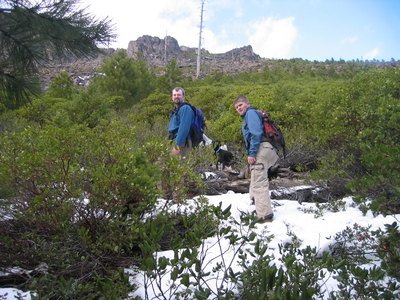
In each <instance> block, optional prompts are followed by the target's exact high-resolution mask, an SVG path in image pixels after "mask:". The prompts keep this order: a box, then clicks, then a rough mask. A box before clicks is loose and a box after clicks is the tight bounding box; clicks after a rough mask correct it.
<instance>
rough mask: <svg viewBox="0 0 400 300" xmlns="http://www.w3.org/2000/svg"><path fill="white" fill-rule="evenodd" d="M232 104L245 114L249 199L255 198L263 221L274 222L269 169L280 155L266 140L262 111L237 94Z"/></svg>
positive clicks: (244, 134) (242, 115) (242, 114)
mask: <svg viewBox="0 0 400 300" xmlns="http://www.w3.org/2000/svg"><path fill="white" fill-rule="evenodd" d="M233 105H234V106H235V109H236V111H237V112H238V113H239V114H240V115H241V117H242V118H243V124H242V133H243V138H244V141H245V145H246V152H247V162H248V164H249V165H250V170H251V179H250V188H249V194H250V199H251V200H253V201H254V204H255V205H256V212H257V216H258V217H259V218H260V219H261V221H262V222H272V219H273V217H274V214H273V212H272V206H271V199H270V197H269V180H268V169H269V168H270V167H272V166H273V165H274V164H275V163H276V162H277V161H278V158H279V156H278V154H277V153H276V149H275V148H274V147H273V146H272V145H271V144H270V143H269V142H268V141H267V138H266V136H265V133H264V125H263V123H262V119H261V114H260V112H259V111H258V110H256V109H255V108H253V107H251V106H250V101H249V99H247V98H246V97H245V96H239V97H236V99H235V100H234V101H233Z"/></svg>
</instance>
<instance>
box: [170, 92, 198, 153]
mask: <svg viewBox="0 0 400 300" xmlns="http://www.w3.org/2000/svg"><path fill="white" fill-rule="evenodd" d="M185 98H186V93H185V90H184V89H183V88H181V87H176V88H174V89H173V90H172V101H173V102H174V103H175V109H174V110H173V111H172V113H171V119H170V121H169V127H168V133H169V139H170V140H175V146H174V148H173V149H172V153H174V154H176V155H178V154H180V155H181V156H182V157H187V156H188V154H189V150H190V148H192V140H191V137H190V134H189V131H190V127H191V125H192V123H193V120H194V112H193V109H192V108H191V106H190V105H184V104H185Z"/></svg>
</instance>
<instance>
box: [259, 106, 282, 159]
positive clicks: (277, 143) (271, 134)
mask: <svg viewBox="0 0 400 300" xmlns="http://www.w3.org/2000/svg"><path fill="white" fill-rule="evenodd" d="M259 112H260V114H261V119H262V121H263V125H264V136H265V137H266V139H267V141H268V142H269V143H271V145H272V146H274V148H275V149H277V150H278V151H279V150H282V154H283V158H286V145H285V139H284V137H283V132H282V130H281V129H280V128H279V126H278V124H276V123H275V122H274V121H273V120H271V119H270V115H269V113H268V112H266V111H265V110H263V109H260V110H259Z"/></svg>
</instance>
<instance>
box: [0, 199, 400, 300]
mask: <svg viewBox="0 0 400 300" xmlns="http://www.w3.org/2000/svg"><path fill="white" fill-rule="evenodd" d="M206 197H207V198H208V199H209V201H210V203H211V204H213V205H219V203H220V202H221V203H222V207H223V208H224V207H228V206H229V205H231V206H232V208H231V212H232V216H233V217H234V218H236V219H237V220H240V212H248V213H251V212H252V211H253V210H254V209H255V207H254V206H253V205H251V204H250V201H249V195H248V194H235V193H233V192H229V193H227V194H224V195H218V196H206ZM163 201H164V200H162V199H160V202H161V203H162V202H163ZM191 201H196V199H193V200H190V201H189V203H190V202H191ZM273 203H275V208H274V215H275V216H274V221H273V222H272V223H267V224H257V225H256V229H255V231H256V232H257V234H258V235H260V236H263V237H265V236H269V235H272V234H273V238H272V241H271V242H270V243H269V244H268V246H269V248H268V251H269V252H270V254H271V255H274V256H275V257H276V258H278V257H280V255H279V246H278V245H279V244H285V243H287V242H289V241H291V236H290V234H289V233H294V234H295V235H296V236H297V237H298V238H299V239H300V240H301V241H302V247H301V248H305V247H306V246H311V247H316V248H317V249H318V250H319V252H321V253H322V251H325V250H329V245H330V244H331V243H332V242H333V237H334V236H335V235H336V233H339V232H341V231H343V230H344V229H346V227H350V228H351V227H353V224H355V223H357V224H358V225H360V226H363V227H366V226H371V230H375V229H377V228H382V229H384V224H391V223H393V222H394V221H396V218H397V220H399V219H400V215H396V216H388V217H383V216H381V215H378V216H377V217H374V216H373V214H372V213H371V212H368V213H367V214H366V215H363V214H362V212H361V211H360V210H359V209H358V208H357V207H356V205H355V204H354V202H353V201H352V198H350V197H348V198H345V199H343V203H344V205H343V208H344V210H341V211H339V212H331V211H328V210H327V211H323V214H322V216H320V215H317V213H316V212H317V211H318V210H317V209H316V205H315V204H313V203H302V204H299V203H298V202H296V201H291V200H278V201H276V200H273ZM329 238H331V239H329ZM220 246H221V243H217V241H216V240H215V238H210V239H207V240H206V241H204V244H203V247H205V249H206V251H204V249H203V251H202V253H206V257H205V262H206V261H207V260H209V261H210V263H209V267H212V264H213V262H212V259H213V258H215V256H216V255H218V253H220V251H221V250H220ZM213 247H215V248H213ZM227 247H228V245H227ZM171 255H172V251H164V252H159V253H157V256H158V257H162V256H165V257H171ZM223 260H225V261H232V260H235V257H234V253H233V251H228V252H226V253H224V255H223ZM278 263H279V262H278V261H277V264H278ZM127 272H130V273H131V274H132V278H131V279H132V282H135V283H136V284H138V286H139V289H138V290H137V291H136V292H135V293H134V294H133V295H134V296H140V297H141V298H142V299H145V288H144V286H145V285H147V286H149V280H148V278H146V277H145V276H144V275H143V274H141V273H137V272H136V271H133V270H127ZM167 277H168V276H164V279H162V280H160V282H161V285H160V286H161V289H165V290H168V286H169V284H170V282H169V281H168V279H167ZM145 282H146V284H145ZM324 284H325V288H326V289H327V293H329V291H331V290H334V289H335V288H336V282H335V280H333V279H329V280H327V281H326V282H325V283H324ZM210 286H214V287H215V288H217V287H218V282H217V279H216V282H215V284H214V285H212V284H210ZM152 288H154V289H153V290H152V289H150V288H148V289H147V293H148V295H147V296H148V297H149V299H152V298H153V297H154V296H155V295H157V294H158V293H160V292H162V291H160V290H159V288H157V287H156V286H152ZM18 292H19V293H21V291H18V290H15V289H12V288H7V289H5V288H3V289H0V300H6V299H7V300H8V299H16V298H15V297H14V296H17V293H18ZM6 293H7V295H6ZM23 296H25V297H24V298H20V299H26V300H29V299H31V298H30V296H29V294H26V293H24V294H23ZM131 296H132V295H131ZM170 299H173V296H171V298H170Z"/></svg>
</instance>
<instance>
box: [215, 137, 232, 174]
mask: <svg viewBox="0 0 400 300" xmlns="http://www.w3.org/2000/svg"><path fill="white" fill-rule="evenodd" d="M213 144H214V145H215V146H214V153H215V155H218V160H217V163H216V167H217V170H219V164H222V170H224V169H225V166H228V167H229V166H231V165H232V164H233V154H232V152H230V151H228V150H226V149H223V146H221V143H220V142H219V141H213Z"/></svg>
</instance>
